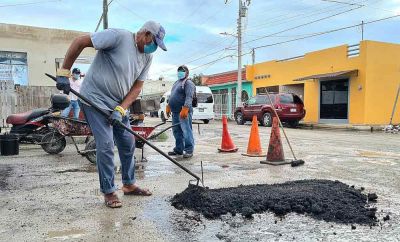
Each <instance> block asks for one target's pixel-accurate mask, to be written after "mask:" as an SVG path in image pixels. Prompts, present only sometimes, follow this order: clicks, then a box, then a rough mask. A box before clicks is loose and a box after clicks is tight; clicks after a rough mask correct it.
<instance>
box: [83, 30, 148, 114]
mask: <svg viewBox="0 0 400 242" xmlns="http://www.w3.org/2000/svg"><path fill="white" fill-rule="evenodd" d="M90 38H91V39H92V43H93V46H94V48H95V49H96V50H98V51H97V53H96V56H95V57H94V60H93V63H92V64H91V65H90V68H89V70H88V72H87V73H86V76H85V79H84V81H83V83H82V87H81V90H80V93H81V95H82V96H84V97H86V98H87V99H89V101H92V102H93V103H94V104H96V105H97V106H99V107H100V108H101V109H105V110H114V108H115V107H116V106H118V105H119V104H121V102H122V100H123V99H124V97H125V96H126V95H127V94H128V92H129V91H130V89H131V87H132V85H133V84H134V83H135V81H136V80H139V81H145V80H146V79H147V74H148V72H149V68H150V65H151V61H152V58H153V57H152V55H151V54H144V53H140V52H139V50H138V48H137V46H136V43H135V38H134V34H133V33H131V32H129V31H127V30H123V29H107V30H104V31H101V32H96V33H92V34H91V35H90Z"/></svg>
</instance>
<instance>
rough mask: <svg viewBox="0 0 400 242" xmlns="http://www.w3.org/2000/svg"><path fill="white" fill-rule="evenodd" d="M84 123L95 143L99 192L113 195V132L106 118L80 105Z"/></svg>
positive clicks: (114, 188) (92, 109) (90, 108)
mask: <svg viewBox="0 0 400 242" xmlns="http://www.w3.org/2000/svg"><path fill="white" fill-rule="evenodd" d="M82 109H83V112H84V113H85V118H86V121H87V122H88V124H89V126H90V129H91V130H92V133H93V136H94V139H95V141H96V164H97V170H98V173H99V181H100V190H101V192H102V193H104V194H110V193H113V192H114V191H115V190H116V187H115V185H114V176H115V171H114V141H113V130H112V127H111V125H110V124H109V122H108V120H107V118H105V117H104V116H103V115H102V114H100V113H99V112H97V111H96V110H95V109H94V108H92V107H89V106H87V105H85V104H82Z"/></svg>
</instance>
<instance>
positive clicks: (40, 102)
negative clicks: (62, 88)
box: [0, 81, 59, 127]
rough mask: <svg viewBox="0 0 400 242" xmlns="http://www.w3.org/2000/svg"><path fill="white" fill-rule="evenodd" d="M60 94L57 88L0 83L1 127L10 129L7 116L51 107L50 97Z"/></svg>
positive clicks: (7, 82)
mask: <svg viewBox="0 0 400 242" xmlns="http://www.w3.org/2000/svg"><path fill="white" fill-rule="evenodd" d="M55 93H59V91H58V90H57V89H56V88H55V87H45V86H14V83H13V82H10V81H0V127H8V126H9V125H7V124H6V119H7V116H9V115H10V114H13V113H21V112H26V111H29V110H32V109H35V108H47V107H50V97H51V95H52V94H55Z"/></svg>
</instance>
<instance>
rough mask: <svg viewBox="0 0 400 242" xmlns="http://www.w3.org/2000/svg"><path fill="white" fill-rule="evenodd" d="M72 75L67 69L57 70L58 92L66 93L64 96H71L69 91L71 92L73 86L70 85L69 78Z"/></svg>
mask: <svg viewBox="0 0 400 242" xmlns="http://www.w3.org/2000/svg"><path fill="white" fill-rule="evenodd" d="M70 75H71V72H70V71H69V70H67V69H58V70H57V76H56V81H57V84H56V87H57V89H58V90H61V91H63V92H64V94H67V95H68V94H69V91H70V90H71V86H70V84H69V77H70Z"/></svg>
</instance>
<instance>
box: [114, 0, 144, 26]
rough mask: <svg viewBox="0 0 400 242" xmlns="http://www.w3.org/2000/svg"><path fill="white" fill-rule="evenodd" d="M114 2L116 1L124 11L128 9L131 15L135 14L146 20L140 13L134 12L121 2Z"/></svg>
mask: <svg viewBox="0 0 400 242" xmlns="http://www.w3.org/2000/svg"><path fill="white" fill-rule="evenodd" d="M115 2H116V3H117V4H118V5H119V6H121V7H122V8H124V9H125V10H126V11H128V12H129V13H131V14H132V15H133V16H135V17H137V18H140V19H141V20H145V21H146V19H145V18H144V17H143V16H141V15H139V14H137V13H135V12H134V11H132V10H131V9H130V8H128V7H127V6H125V5H123V4H122V3H120V2H119V1H118V0H115Z"/></svg>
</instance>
